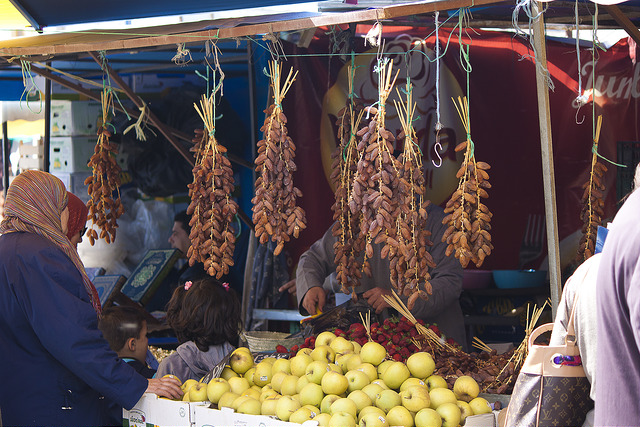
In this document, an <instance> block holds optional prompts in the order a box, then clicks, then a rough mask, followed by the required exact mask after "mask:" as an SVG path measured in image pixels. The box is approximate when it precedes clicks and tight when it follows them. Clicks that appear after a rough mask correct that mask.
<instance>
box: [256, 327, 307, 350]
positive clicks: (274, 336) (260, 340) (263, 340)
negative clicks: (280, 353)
mask: <svg viewBox="0 0 640 427" xmlns="http://www.w3.org/2000/svg"><path fill="white" fill-rule="evenodd" d="M243 335H244V338H245V339H246V340H247V344H248V345H249V350H251V353H259V352H261V351H275V350H276V346H277V345H279V344H282V345H283V346H285V347H287V349H290V348H291V347H293V346H294V345H301V344H303V343H304V338H302V337H300V338H287V337H288V336H289V334H287V333H284V332H270V331H248V332H244V334H243Z"/></svg>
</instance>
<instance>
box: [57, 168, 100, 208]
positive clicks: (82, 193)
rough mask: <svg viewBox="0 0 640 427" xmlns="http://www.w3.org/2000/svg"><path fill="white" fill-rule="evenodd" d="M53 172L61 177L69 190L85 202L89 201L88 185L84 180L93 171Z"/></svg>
mask: <svg viewBox="0 0 640 427" xmlns="http://www.w3.org/2000/svg"><path fill="white" fill-rule="evenodd" d="M51 173H52V174H53V175H55V176H57V177H58V178H60V180H61V181H62V182H63V183H64V186H65V187H66V188H67V191H70V192H72V193H73V194H75V195H76V196H78V198H79V199H80V200H82V201H83V202H85V203H87V202H88V201H89V193H88V187H87V185H85V183H84V181H85V180H86V179H87V178H88V177H89V176H90V175H91V172H74V173H67V172H54V171H52V172H51Z"/></svg>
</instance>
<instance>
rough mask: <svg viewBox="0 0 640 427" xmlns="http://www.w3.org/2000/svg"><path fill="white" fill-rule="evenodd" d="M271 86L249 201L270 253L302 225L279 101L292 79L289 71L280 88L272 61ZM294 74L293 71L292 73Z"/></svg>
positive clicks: (291, 150) (292, 150) (292, 146)
mask: <svg viewBox="0 0 640 427" xmlns="http://www.w3.org/2000/svg"><path fill="white" fill-rule="evenodd" d="M269 66H270V71H271V85H272V87H273V97H274V103H273V104H271V105H270V106H269V107H268V108H267V109H266V110H265V114H266V117H265V121H264V125H263V126H262V128H260V131H261V132H263V135H264V136H263V139H261V140H260V141H259V142H258V157H257V158H256V160H255V163H256V168H255V170H256V172H257V175H258V177H257V179H256V183H255V188H256V192H255V195H254V197H253V199H252V202H253V208H252V210H253V223H254V224H255V226H256V227H255V233H256V237H257V238H258V239H259V241H260V243H262V244H265V243H267V242H268V241H269V239H271V241H273V242H275V243H276V248H275V250H274V254H275V255H278V254H280V252H281V251H282V249H283V247H284V244H285V242H288V241H289V240H290V236H294V237H295V238H297V237H298V236H299V234H300V231H302V230H303V229H305V228H306V223H307V221H306V216H305V212H304V210H303V209H302V208H301V207H300V206H296V199H297V198H298V197H302V192H301V191H300V190H299V189H298V188H297V187H294V185H293V172H295V171H296V169H297V167H296V164H295V162H294V158H295V151H296V146H295V144H294V143H293V141H292V140H291V138H290V137H289V135H288V131H287V126H286V124H287V117H286V116H285V114H284V112H283V111H282V100H283V99H284V96H285V94H286V92H287V91H288V89H289V88H290V87H291V84H292V83H293V81H294V80H295V75H294V76H293V77H292V71H290V72H289V76H288V77H287V79H286V80H285V82H284V84H283V85H282V88H281V87H280V77H279V76H280V71H281V68H282V67H281V65H280V64H277V63H276V62H274V61H272V62H270V64H269ZM296 74H297V73H296Z"/></svg>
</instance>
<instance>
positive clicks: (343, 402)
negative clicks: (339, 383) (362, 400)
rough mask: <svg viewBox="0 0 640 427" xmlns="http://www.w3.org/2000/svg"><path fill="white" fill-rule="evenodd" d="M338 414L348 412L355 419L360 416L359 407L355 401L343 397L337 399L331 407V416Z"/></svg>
mask: <svg viewBox="0 0 640 427" xmlns="http://www.w3.org/2000/svg"><path fill="white" fill-rule="evenodd" d="M338 412H346V413H348V414H351V415H352V416H353V418H354V419H355V418H356V415H357V414H358V407H357V406H356V404H355V402H354V401H353V400H351V399H349V398H346V397H341V398H340V399H336V400H335V402H333V403H332V404H331V406H330V407H329V413H330V414H331V415H333V414H336V413H338Z"/></svg>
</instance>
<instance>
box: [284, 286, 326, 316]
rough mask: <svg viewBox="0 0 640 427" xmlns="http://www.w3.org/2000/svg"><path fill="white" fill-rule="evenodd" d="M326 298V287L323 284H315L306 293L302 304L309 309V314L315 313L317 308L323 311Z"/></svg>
mask: <svg viewBox="0 0 640 427" xmlns="http://www.w3.org/2000/svg"><path fill="white" fill-rule="evenodd" d="M285 286H286V285H285ZM326 300H327V294H326V293H325V291H324V289H322V286H314V287H312V288H310V289H309V290H308V291H307V293H306V294H304V298H303V299H302V306H303V307H304V309H305V310H307V312H309V314H311V315H314V314H316V311H317V310H320V311H322V309H323V308H324V303H325V302H326Z"/></svg>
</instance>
